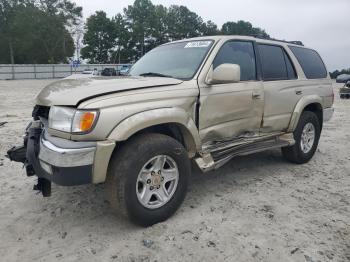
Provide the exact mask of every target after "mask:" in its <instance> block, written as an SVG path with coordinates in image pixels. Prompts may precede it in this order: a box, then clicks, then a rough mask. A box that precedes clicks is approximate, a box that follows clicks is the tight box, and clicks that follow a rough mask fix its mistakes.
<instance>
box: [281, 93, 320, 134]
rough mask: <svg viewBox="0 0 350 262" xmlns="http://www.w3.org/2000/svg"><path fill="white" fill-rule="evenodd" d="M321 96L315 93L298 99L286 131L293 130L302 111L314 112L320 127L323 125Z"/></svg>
mask: <svg viewBox="0 0 350 262" xmlns="http://www.w3.org/2000/svg"><path fill="white" fill-rule="evenodd" d="M322 104H323V103H322V98H321V97H319V96H316V95H312V96H305V97H303V98H301V99H300V100H299V102H298V103H297V105H296V106H295V108H294V111H293V113H292V117H291V121H290V123H289V127H288V131H289V132H293V131H294V130H295V128H296V126H297V124H298V122H299V119H300V116H301V114H302V113H303V112H304V111H310V112H314V113H315V114H316V115H317V117H318V119H319V122H320V127H321V129H322V126H323V106H322Z"/></svg>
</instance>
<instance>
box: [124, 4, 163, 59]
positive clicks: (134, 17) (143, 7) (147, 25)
mask: <svg viewBox="0 0 350 262" xmlns="http://www.w3.org/2000/svg"><path fill="white" fill-rule="evenodd" d="M155 14H156V9H155V6H154V5H153V4H152V2H151V1H150V0H135V2H134V4H133V5H129V6H128V7H127V8H124V19H125V21H126V26H127V29H128V31H129V33H130V41H131V43H132V44H133V45H134V47H135V50H134V51H135V55H134V56H135V59H138V58H139V57H141V56H143V55H144V54H145V53H146V52H147V51H149V49H147V44H148V41H149V40H152V38H153V34H154V31H155V29H156V28H155V27H154V26H155V19H156V18H155Z"/></svg>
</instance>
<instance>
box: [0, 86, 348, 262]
mask: <svg viewBox="0 0 350 262" xmlns="http://www.w3.org/2000/svg"><path fill="white" fill-rule="evenodd" d="M50 81H51V80H40V81H2V82H1V81H0V101H1V102H0V122H3V121H7V122H8V123H7V124H6V125H5V126H3V127H0V257H1V259H0V260H1V261H214V260H215V261H350V142H349V141H350V132H349V131H350V118H349V116H350V100H339V98H338V96H337V98H336V103H335V108H336V113H335V115H334V117H333V119H332V121H330V122H328V123H326V124H325V126H324V130H323V134H322V137H321V141H320V145H319V149H318V150H317V153H316V155H315V157H314V158H313V159H312V161H311V162H310V163H308V164H305V165H301V166H298V165H294V164H290V163H287V162H285V161H284V160H283V159H282V157H281V154H280V151H279V150H272V151H266V152H263V153H259V154H255V155H251V156H248V157H242V158H237V159H234V160H233V161H231V162H230V163H229V164H227V165H226V166H224V167H223V168H222V169H220V170H219V171H216V172H212V173H210V174H206V175H202V174H200V173H199V172H195V173H194V175H193V177H192V184H191V187H190V192H189V193H188V195H187V198H186V200H185V202H184V204H183V205H182V207H181V208H180V210H179V211H178V212H177V213H176V214H175V216H173V217H172V218H171V219H169V220H168V221H166V222H164V223H160V224H157V225H155V226H153V227H150V228H147V229H144V228H140V227H137V226H134V225H132V224H130V223H128V222H127V221H126V220H125V219H123V218H122V217H119V216H115V215H113V214H111V213H110V210H109V206H108V203H107V202H106V201H105V200H104V185H99V186H92V185H91V186H81V187H73V188H64V187H58V186H53V196H52V197H51V198H45V199H44V198H42V197H41V195H38V194H36V193H35V192H34V191H33V190H32V186H33V185H34V183H35V179H34V178H27V177H26V175H25V172H24V170H23V169H22V167H21V165H19V164H16V163H11V162H10V161H9V160H8V159H6V158H5V157H4V155H5V153H6V150H7V149H8V148H10V147H11V146H13V145H17V144H19V143H21V142H22V141H21V135H22V133H23V129H24V128H25V126H26V123H27V122H28V121H29V120H30V114H31V109H32V107H33V103H34V102H33V101H34V100H33V99H34V97H35V95H36V93H37V92H38V91H39V90H40V89H41V88H42V87H43V86H44V85H45V84H47V83H49V82H50ZM334 88H335V91H336V92H337V90H338V88H339V86H335V87H334Z"/></svg>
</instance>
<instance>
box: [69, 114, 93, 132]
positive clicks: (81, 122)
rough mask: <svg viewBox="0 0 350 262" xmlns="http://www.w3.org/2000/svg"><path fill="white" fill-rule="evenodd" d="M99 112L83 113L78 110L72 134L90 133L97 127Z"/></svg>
mask: <svg viewBox="0 0 350 262" xmlns="http://www.w3.org/2000/svg"><path fill="white" fill-rule="evenodd" d="M97 115H98V113H97V111H85V110H84V111H83V110H81V111H80V110H78V111H76V112H75V115H74V119H73V125H72V132H73V133H87V132H90V131H91V130H92V129H93V127H94V126H95V123H96V120H97Z"/></svg>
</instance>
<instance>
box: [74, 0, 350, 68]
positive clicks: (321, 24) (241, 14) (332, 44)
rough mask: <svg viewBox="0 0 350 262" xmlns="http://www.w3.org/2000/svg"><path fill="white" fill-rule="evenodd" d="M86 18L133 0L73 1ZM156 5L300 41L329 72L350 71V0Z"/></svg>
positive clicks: (196, 0) (184, 0) (175, 0)
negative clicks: (179, 7)
mask: <svg viewBox="0 0 350 262" xmlns="http://www.w3.org/2000/svg"><path fill="white" fill-rule="evenodd" d="M73 1H74V2H76V3H77V5H79V6H82V7H83V14H84V17H85V18H86V17H88V16H89V15H91V14H93V13H94V12H95V11H98V10H103V11H105V12H106V13H107V15H108V16H109V17H112V16H114V15H116V14H117V13H119V12H122V11H123V8H124V7H126V6H128V5H132V3H133V2H134V1H133V0H100V1H93V0H73ZM152 2H153V4H162V5H164V6H166V7H169V6H170V5H173V4H175V5H184V6H187V7H188V8H189V9H190V10H191V11H194V12H196V13H197V14H198V15H199V16H201V17H202V18H203V20H205V21H207V20H211V21H213V22H214V23H216V24H217V25H218V26H219V28H221V25H222V24H223V23H225V22H227V21H238V20H245V21H249V22H251V23H252V24H253V26H255V27H260V28H262V29H265V30H266V32H267V33H268V34H269V35H270V36H271V37H273V38H277V39H284V40H289V41H292V40H300V41H302V42H303V43H304V45H305V46H308V47H311V48H314V49H316V50H317V51H318V52H319V53H320V55H321V56H322V58H323V60H324V62H325V63H326V66H327V67H328V70H330V71H333V70H335V69H343V68H350V16H349V11H350V0H332V1H331V0H163V1H160V0H152Z"/></svg>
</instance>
